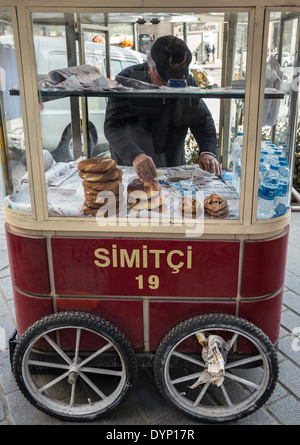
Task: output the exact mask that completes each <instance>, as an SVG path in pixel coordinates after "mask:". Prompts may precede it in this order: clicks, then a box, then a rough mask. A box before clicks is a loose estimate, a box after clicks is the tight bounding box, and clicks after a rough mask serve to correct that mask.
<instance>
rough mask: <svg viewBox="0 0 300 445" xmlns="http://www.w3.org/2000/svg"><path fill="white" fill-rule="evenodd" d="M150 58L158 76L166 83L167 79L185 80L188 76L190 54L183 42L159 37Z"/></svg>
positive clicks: (173, 37)
mask: <svg viewBox="0 0 300 445" xmlns="http://www.w3.org/2000/svg"><path fill="white" fill-rule="evenodd" d="M151 58H152V59H153V61H154V62H155V65H156V70H157V72H158V74H159V76H160V77H161V79H162V80H164V81H165V82H166V81H168V80H169V79H185V78H186V77H187V76H188V71H189V64H190V63H191V61H192V53H191V51H190V50H189V48H188V47H187V45H186V44H185V42H184V41H183V40H181V39H178V38H177V37H175V36H172V35H169V36H163V37H159V38H158V39H157V40H156V41H155V42H154V44H153V46H152V48H151Z"/></svg>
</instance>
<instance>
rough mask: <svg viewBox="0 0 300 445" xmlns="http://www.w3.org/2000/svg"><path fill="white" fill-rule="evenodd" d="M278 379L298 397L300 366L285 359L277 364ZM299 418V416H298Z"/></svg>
mask: <svg viewBox="0 0 300 445" xmlns="http://www.w3.org/2000/svg"><path fill="white" fill-rule="evenodd" d="M278 381H279V382H280V383H281V384H282V385H283V386H284V387H285V388H287V389H288V390H289V391H290V392H291V393H292V394H294V395H295V396H296V397H298V398H299V399H300V385H299V382H300V368H299V366H297V365H296V364H294V363H293V362H291V361H290V360H285V361H284V362H282V363H280V365H279V379H278ZM299 420H300V417H299Z"/></svg>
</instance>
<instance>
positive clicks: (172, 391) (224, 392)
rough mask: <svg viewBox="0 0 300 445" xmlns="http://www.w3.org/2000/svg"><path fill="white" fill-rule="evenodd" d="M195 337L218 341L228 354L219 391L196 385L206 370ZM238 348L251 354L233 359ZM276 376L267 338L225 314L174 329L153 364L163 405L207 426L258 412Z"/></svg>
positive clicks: (273, 354) (190, 321)
mask: <svg viewBox="0 0 300 445" xmlns="http://www.w3.org/2000/svg"><path fill="white" fill-rule="evenodd" d="M199 332H202V333H204V335H205V336H206V338H208V336H209V335H218V336H220V337H222V338H223V339H224V340H225V341H226V343H227V346H228V350H230V352H229V353H228V355H227V360H226V358H225V359H224V360H225V378H224V381H223V383H222V384H221V385H220V386H216V384H213V383H210V382H209V381H208V382H206V383H203V384H199V385H197V383H196V384H195V382H196V381H197V380H198V378H199V376H200V374H202V373H203V371H204V370H205V369H207V365H206V364H205V363H204V361H203V359H202V355H201V353H202V346H201V345H200V343H199V341H198V340H197V337H196V334H197V333H199ZM237 342H239V344H243V345H247V347H248V348H249V347H251V354H250V353H249V354H247V355H246V354H243V355H241V354H237V353H234V348H235V345H236V344H237ZM187 347H188V348H189V349H187ZM187 350H189V351H191V350H192V351H196V353H191V352H189V353H187V352H185V351H187ZM198 350H199V353H198V352H197V351H198ZM248 350H249V349H248ZM224 357H225V354H224ZM278 372H279V371H278V359H277V353H276V350H275V348H274V346H273V344H272V343H271V341H270V340H269V338H268V337H267V336H266V335H265V334H264V333H263V332H262V331H261V330H260V329H259V328H258V327H257V326H255V325H253V324H252V323H249V322H248V321H246V320H243V319H241V318H238V317H234V316H230V315H224V314H207V315H202V316H197V317H194V318H190V319H188V320H185V321H184V322H182V323H180V324H179V325H177V326H175V327H174V328H173V329H172V330H171V331H170V332H169V333H168V334H167V335H166V336H165V338H164V339H163V341H162V342H161V344H160V346H159V348H158V350H157V354H156V357H155V361H154V375H155V381H156V384H157V387H158V389H159V390H160V392H161V393H162V395H163V396H164V397H165V398H166V399H167V401H169V402H171V403H172V404H173V405H175V407H176V408H178V409H180V410H181V411H183V412H184V413H185V414H187V415H189V416H190V417H193V418H196V419H198V420H200V421H203V422H208V423H222V422H229V421H233V420H237V419H240V418H242V417H245V416H247V415H249V414H251V413H253V412H254V411H256V410H257V409H259V408H260V407H261V406H262V405H263V404H264V403H265V402H266V401H267V400H268V398H269V397H270V395H271V394H272V392H273V390H274V387H275V384H276V381H277V378H278ZM202 375H203V374H202ZM191 386H194V389H192V388H191Z"/></svg>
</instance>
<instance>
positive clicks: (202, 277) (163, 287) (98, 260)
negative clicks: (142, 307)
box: [52, 237, 239, 298]
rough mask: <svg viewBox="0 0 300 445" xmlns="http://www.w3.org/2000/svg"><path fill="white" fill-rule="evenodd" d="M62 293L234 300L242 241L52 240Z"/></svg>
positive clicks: (54, 266) (56, 270) (57, 276)
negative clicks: (240, 242) (240, 243)
mask: <svg viewBox="0 0 300 445" xmlns="http://www.w3.org/2000/svg"><path fill="white" fill-rule="evenodd" d="M52 255H53V268H54V278H55V287H56V292H57V293H58V294H64V295H83V294H84V295H89V294H90V295H128V296H145V295H146V296H181V297H227V298H235V297H236V292H237V278H238V261H239V241H206V240H203V241H199V240H198V241H196V240H187V241H186V240H157V239H156V240H154V239H147V240H142V239H101V238H99V239H97V238H59V237H54V238H52Z"/></svg>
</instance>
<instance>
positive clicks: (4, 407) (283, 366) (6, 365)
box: [0, 206, 300, 431]
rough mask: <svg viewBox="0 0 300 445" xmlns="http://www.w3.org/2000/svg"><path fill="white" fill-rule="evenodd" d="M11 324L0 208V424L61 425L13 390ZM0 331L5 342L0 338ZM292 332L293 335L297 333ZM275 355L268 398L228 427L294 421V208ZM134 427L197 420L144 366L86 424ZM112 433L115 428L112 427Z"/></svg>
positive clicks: (297, 364)
mask: <svg viewBox="0 0 300 445" xmlns="http://www.w3.org/2000/svg"><path fill="white" fill-rule="evenodd" d="M14 328H15V313H14V303H13V293H12V287H11V281H10V269H9V264H8V257H7V251H6V241H5V234H4V218H3V212H2V206H1V210H0V334H2V335H0V426H1V425H66V424H69V422H62V421H60V420H58V419H55V418H53V417H50V416H48V415H47V414H45V413H43V412H41V411H39V410H38V409H36V408H35V407H33V406H32V405H31V404H30V403H29V402H28V401H27V400H26V399H25V398H24V397H23V395H22V394H21V392H20V391H19V389H18V387H17V385H16V383H15V381H14V377H13V375H12V372H11V367H10V360H9V350H8V343H7V342H8V339H9V337H10V335H11V333H12V332H13V330H14ZM4 334H6V340H5V341H4V340H3V338H4V337H5V335H4ZM297 335H298V336H299V337H297ZM278 357H279V362H280V373H279V380H278V383H277V385H276V388H275V391H274V392H273V394H272V396H271V398H270V399H269V400H268V402H267V403H266V404H265V405H264V406H263V407H262V408H260V409H259V410H258V411H256V412H255V413H254V414H252V415H250V416H248V417H246V418H244V419H241V420H239V421H236V422H233V423H231V425H300V212H297V211H295V212H292V215H291V225H290V237H289V249H288V260H287V269H286V280H285V287H284V298H283V307H282V318H281V332H280V340H279V350H278ZM91 424H94V425H103V426H104V427H108V426H109V428H110V427H111V426H112V425H113V426H116V427H118V426H119V427H121V426H123V427H124V425H125V426H127V427H129V426H130V428H133V427H135V428H138V427H140V426H141V425H143V426H145V425H146V426H148V427H151V428H155V427H156V426H158V425H159V426H173V427H174V428H178V427H179V426H184V425H186V426H190V427H191V428H193V427H195V428H196V425H199V422H197V421H194V420H193V419H190V418H188V417H186V416H185V415H184V414H183V413H181V412H178V411H177V410H174V409H173V407H171V406H169V405H168V404H167V403H166V402H165V401H164V400H163V399H162V397H161V395H160V394H159V392H158V389H157V388H156V385H155V383H154V379H153V372H152V369H150V368H141V369H140V370H139V375H138V381H137V384H136V385H135V387H134V388H131V389H130V391H129V393H128V394H127V397H126V398H125V399H124V400H123V401H122V402H121V403H120V405H119V406H118V407H116V408H115V409H114V410H113V411H112V412H111V413H109V415H107V416H106V417H105V418H103V419H101V420H97V421H94V422H91ZM114 431H115V430H114Z"/></svg>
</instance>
